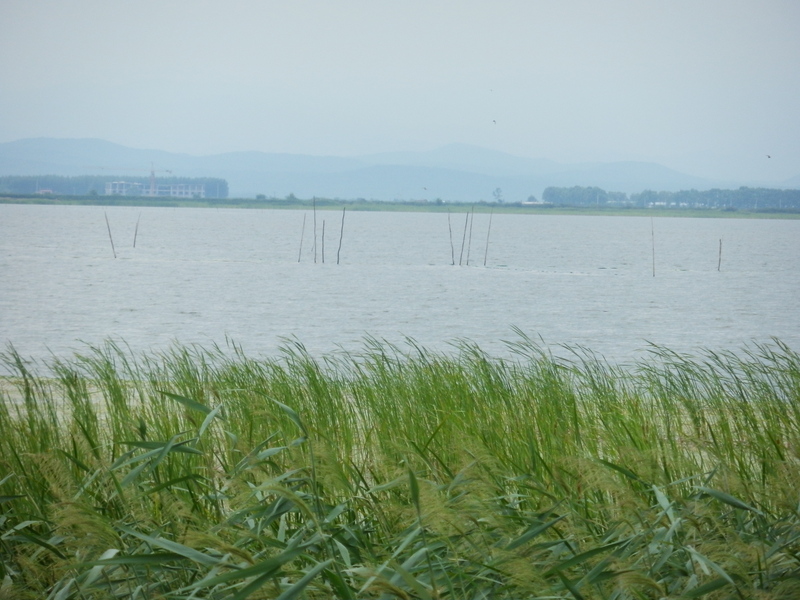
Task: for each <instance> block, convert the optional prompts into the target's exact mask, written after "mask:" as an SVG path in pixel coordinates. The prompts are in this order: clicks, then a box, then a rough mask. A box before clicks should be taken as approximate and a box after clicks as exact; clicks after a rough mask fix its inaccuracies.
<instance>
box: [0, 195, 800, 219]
mask: <svg viewBox="0 0 800 600" xmlns="http://www.w3.org/2000/svg"><path fill="white" fill-rule="evenodd" d="M0 204H18V205H42V206H56V205H58V206H105V207H111V206H125V207H133V208H136V207H138V208H150V207H162V208H239V209H256V210H309V209H312V208H316V209H317V210H320V211H334V210H335V211H338V210H341V209H348V210H351V211H364V212H429V213H446V212H462V211H473V210H474V211H475V212H477V213H489V212H496V213H498V214H528V215H575V216H607V217H689V218H713V219H730V218H735V219H800V211H789V210H785V211H778V210H765V211H745V210H735V209H734V210H730V209H716V208H707V209H700V208H663V207H658V208H645V207H618V206H615V207H584V206H555V205H543V204H540V205H530V204H521V203H514V204H511V203H508V204H498V203H488V202H442V203H436V202H423V201H379V200H330V199H316V200H313V199H312V200H300V199H297V200H286V199H266V200H256V199H249V198H231V199H219V198H206V199H199V198H195V199H167V198H163V199H162V198H157V199H150V198H132V197H128V198H125V197H113V198H112V197H104V196H98V197H88V196H68V197H64V196H49V197H42V196H11V195H6V196H0Z"/></svg>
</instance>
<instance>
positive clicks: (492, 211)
mask: <svg viewBox="0 0 800 600" xmlns="http://www.w3.org/2000/svg"><path fill="white" fill-rule="evenodd" d="M493 214H494V207H492V210H491V211H489V228H488V229H487V230H486V250H485V251H484V253H483V266H484V267H485V266H486V257H487V256H488V255H489V234H490V233H491V232H492V215H493Z"/></svg>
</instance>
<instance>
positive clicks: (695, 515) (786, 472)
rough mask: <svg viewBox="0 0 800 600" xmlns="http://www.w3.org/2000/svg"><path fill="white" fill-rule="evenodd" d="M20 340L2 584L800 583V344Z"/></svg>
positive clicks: (12, 590) (650, 593)
mask: <svg viewBox="0 0 800 600" xmlns="http://www.w3.org/2000/svg"><path fill="white" fill-rule="evenodd" d="M510 347H511V348H510V349H511V350H512V352H513V354H512V356H513V359H498V358H493V357H491V356H488V355H487V354H486V353H485V352H483V351H482V350H481V349H480V348H479V347H478V346H476V345H474V344H471V343H467V342H464V343H461V344H459V345H458V346H455V347H454V348H453V351H452V352H450V353H447V354H445V353H437V352H432V351H430V350H428V349H426V348H423V347H421V346H419V345H417V344H415V343H414V342H413V340H408V343H407V344H406V345H405V346H403V347H398V346H396V345H392V344H388V343H386V342H383V341H380V340H374V339H368V340H366V342H365V344H364V346H363V348H362V350H361V351H359V352H357V353H352V354H348V353H338V354H331V355H329V356H325V357H323V358H319V359H318V358H315V357H313V356H311V355H310V354H309V353H308V352H307V351H306V350H305V348H304V347H303V346H302V344H300V343H299V342H296V341H287V342H286V344H285V345H284V347H283V350H282V352H281V354H280V356H278V357H275V358H273V359H267V360H255V359H252V358H250V357H248V356H246V355H245V354H244V353H243V352H242V350H241V348H239V347H237V346H236V345H234V344H230V345H229V346H227V347H225V348H220V347H212V348H200V347H194V346H191V347H185V346H175V347H173V348H171V349H170V350H168V351H166V352H163V353H151V354H146V355H139V356H137V355H135V354H134V353H133V352H131V351H130V350H129V349H128V348H125V347H121V346H119V345H116V344H113V343H107V344H105V345H104V346H102V347H89V348H87V349H86V351H85V352H84V353H81V354H76V355H75V356H73V357H71V358H69V359H53V360H52V361H51V362H50V363H48V364H46V365H36V364H32V363H30V362H29V361H26V360H25V359H24V357H22V356H20V355H19V354H18V353H17V352H16V351H15V350H14V348H13V347H9V348H8V349H7V350H6V352H4V353H2V354H0V360H2V362H3V363H4V368H5V371H6V372H9V373H10V374H11V376H10V377H7V378H4V379H3V381H2V386H1V387H0V598H53V599H59V600H60V599H67V598H131V599H133V598H278V597H280V598H282V599H283V598H301V597H305V598H334V597H335V598H465V599H466V598H577V599H581V598H586V599H589V598H601V599H613V600H622V599H640V598H706V597H707V598H774V599H778V598H797V597H800V579H798V578H800V519H799V517H800V515H798V502H800V494H799V493H798V490H800V468H799V465H800V461H799V459H800V413H799V412H798V411H800V356H798V354H797V353H795V352H794V351H793V350H791V349H790V348H788V347H787V346H785V345H784V344H782V343H780V342H779V341H775V342H774V343H773V344H770V345H762V346H753V347H749V348H744V349H742V350H741V351H739V352H736V353H719V352H713V351H707V352H705V353H703V354H702V355H698V356H686V355H682V354H679V353H675V352H672V351H670V350H669V349H666V348H662V347H657V346H653V347H652V348H651V352H650V355H649V358H648V359H646V360H643V361H641V362H639V363H638V364H637V365H635V366H633V367H627V368H621V367H618V366H615V365H610V364H608V363H606V362H604V361H603V360H601V359H599V358H597V357H596V356H594V355H593V354H592V353H591V352H590V351H588V350H586V349H581V348H576V349H573V358H572V359H571V360H565V359H559V358H556V357H554V356H552V355H550V354H549V353H548V352H547V351H546V350H545V349H543V348H542V347H541V346H539V345H537V344H536V343H535V342H533V341H531V340H530V339H527V338H525V337H524V336H520V338H519V339H518V340H517V341H515V342H514V343H512V344H510Z"/></svg>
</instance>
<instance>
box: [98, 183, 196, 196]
mask: <svg viewBox="0 0 800 600" xmlns="http://www.w3.org/2000/svg"><path fill="white" fill-rule="evenodd" d="M106 196H148V197H155V196H158V197H172V198H205V197H206V186H205V185H203V184H194V183H169V184H158V185H153V184H151V185H149V186H148V185H146V184H144V183H136V182H131V181H110V182H108V183H106Z"/></svg>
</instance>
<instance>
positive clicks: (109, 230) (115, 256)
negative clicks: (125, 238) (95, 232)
mask: <svg viewBox="0 0 800 600" xmlns="http://www.w3.org/2000/svg"><path fill="white" fill-rule="evenodd" d="M103 215H104V216H105V218H106V228H108V239H109V240H111V252H112V253H113V254H114V258H117V251H116V250H115V249H114V238H113V237H111V225H109V223H108V214H107V213H105V212H104V213H103Z"/></svg>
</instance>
